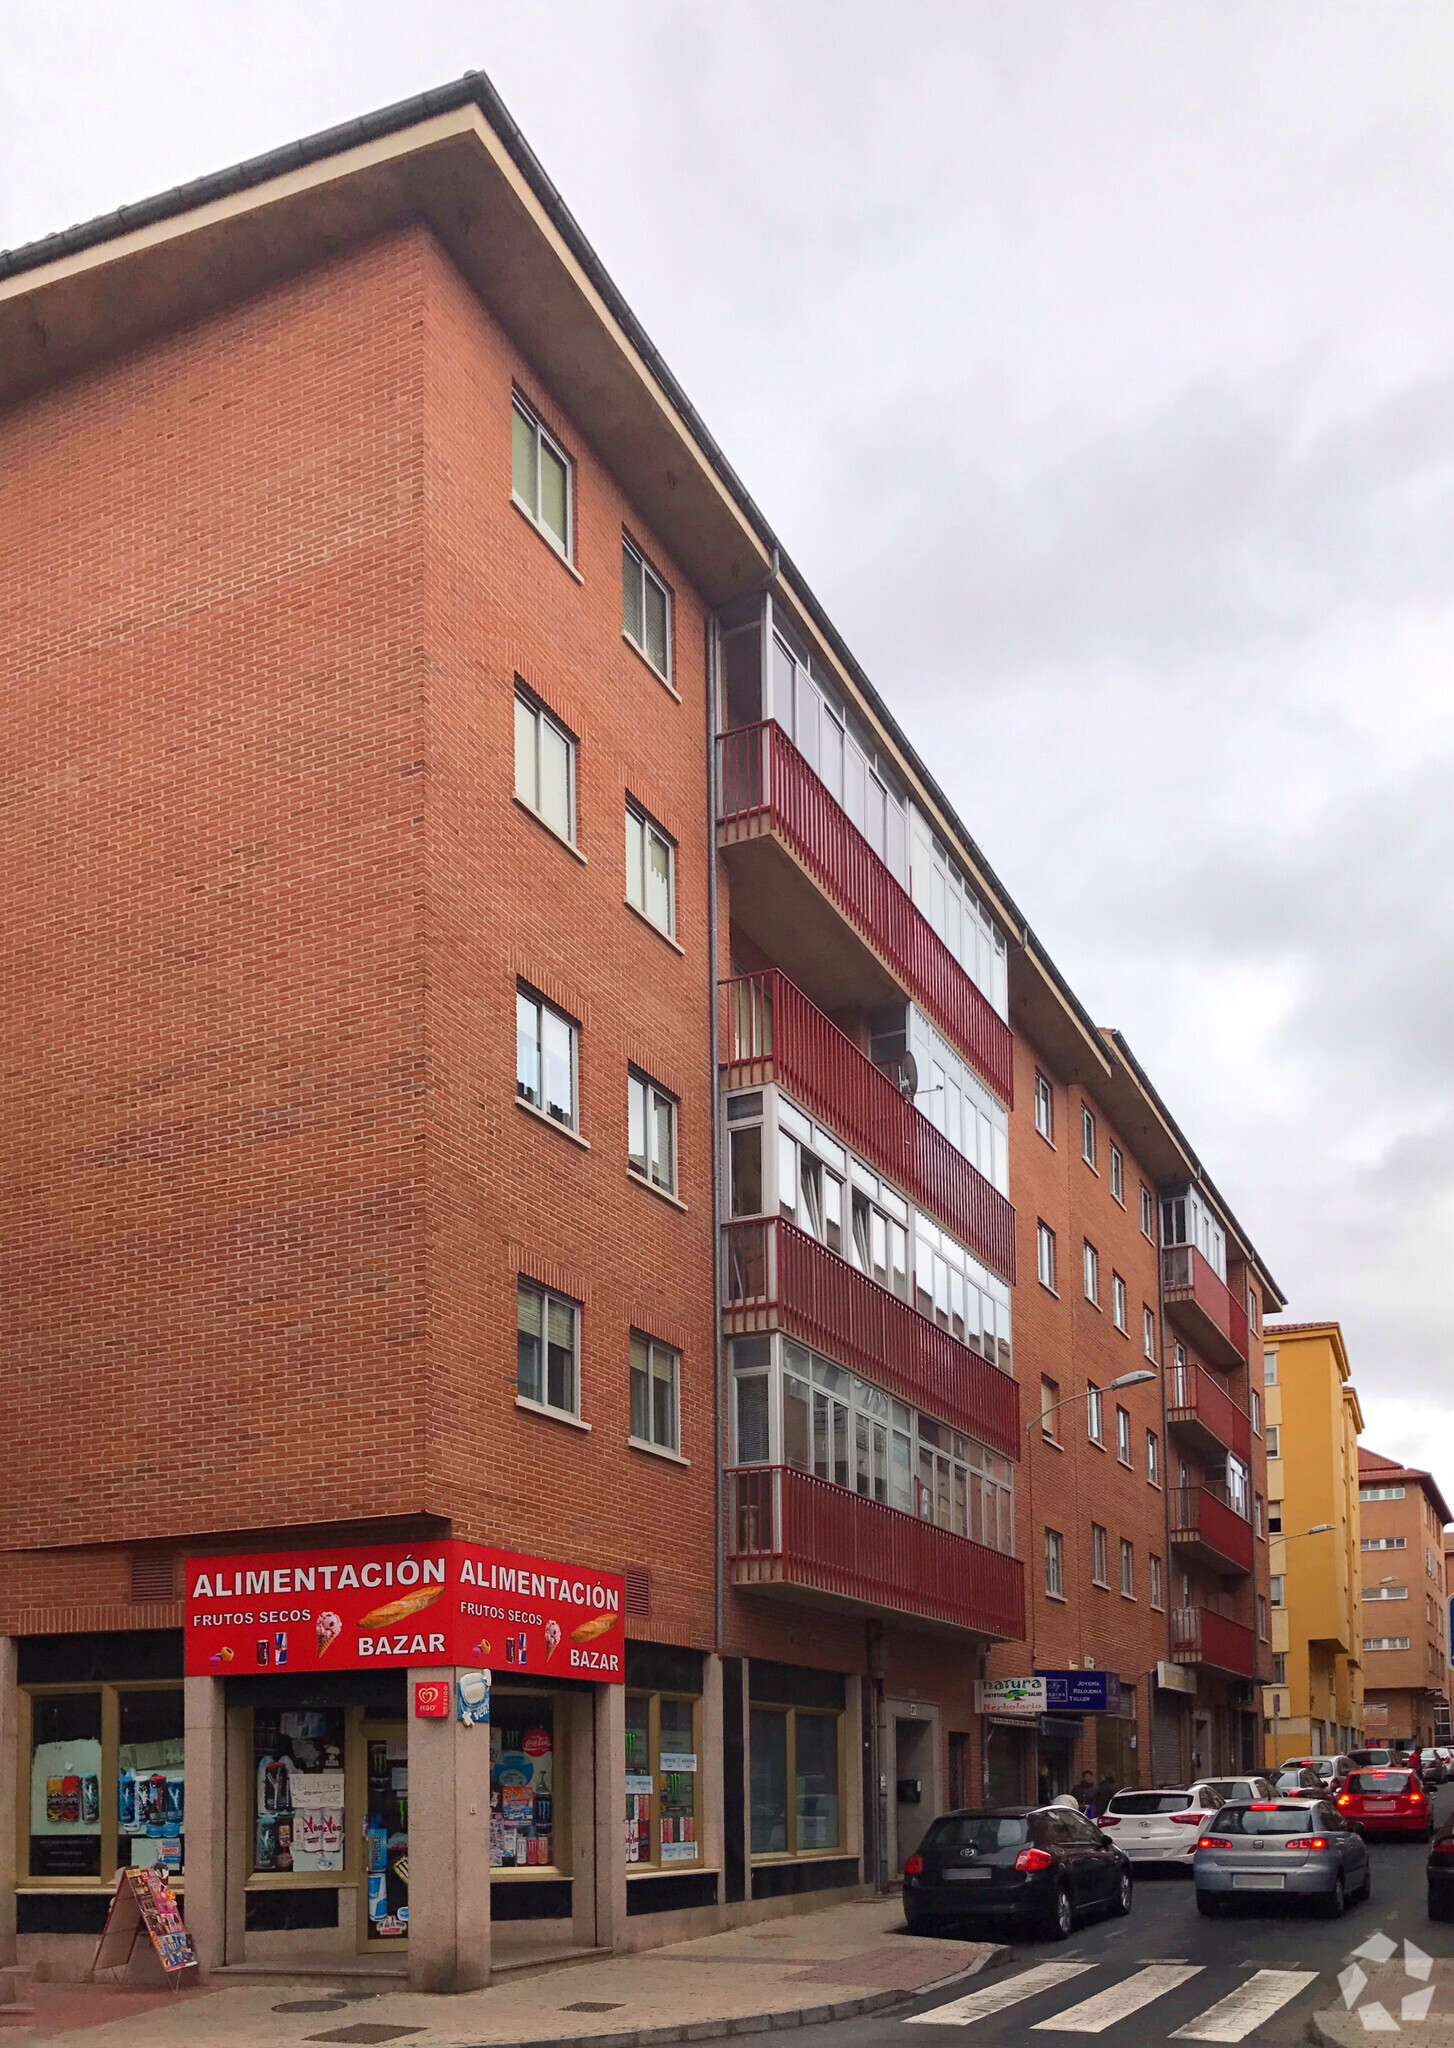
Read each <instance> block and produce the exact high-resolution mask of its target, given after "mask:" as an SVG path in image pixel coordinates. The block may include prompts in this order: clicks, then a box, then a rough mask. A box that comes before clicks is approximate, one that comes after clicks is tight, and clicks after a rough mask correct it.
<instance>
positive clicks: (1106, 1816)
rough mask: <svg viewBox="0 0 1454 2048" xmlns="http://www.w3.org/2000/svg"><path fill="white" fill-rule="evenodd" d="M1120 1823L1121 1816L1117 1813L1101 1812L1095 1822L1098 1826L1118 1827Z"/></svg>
mask: <svg viewBox="0 0 1454 2048" xmlns="http://www.w3.org/2000/svg"><path fill="white" fill-rule="evenodd" d="M1120 1825H1121V1816H1120V1815H1119V1814H1118V1813H1103V1814H1102V1815H1101V1817H1100V1819H1099V1820H1098V1821H1097V1822H1096V1826H1097V1827H1098V1828H1118V1827H1119V1826H1120Z"/></svg>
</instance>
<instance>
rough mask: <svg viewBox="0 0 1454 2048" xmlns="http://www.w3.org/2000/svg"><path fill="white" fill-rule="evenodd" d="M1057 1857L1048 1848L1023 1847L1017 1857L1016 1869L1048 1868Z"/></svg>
mask: <svg viewBox="0 0 1454 2048" xmlns="http://www.w3.org/2000/svg"><path fill="white" fill-rule="evenodd" d="M1054 1861H1055V1858H1054V1857H1053V1856H1052V1855H1051V1854H1050V1851H1049V1850H1048V1849H1022V1850H1021V1851H1020V1853H1019V1855H1018V1856H1017V1857H1016V1858H1015V1868H1016V1870H1048V1869H1049V1868H1050V1866H1051V1864H1052V1863H1053V1862H1054Z"/></svg>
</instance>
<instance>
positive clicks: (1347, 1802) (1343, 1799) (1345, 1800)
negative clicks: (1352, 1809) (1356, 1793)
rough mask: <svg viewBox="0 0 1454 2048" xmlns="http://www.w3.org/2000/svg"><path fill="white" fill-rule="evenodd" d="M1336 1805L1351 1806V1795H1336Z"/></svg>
mask: <svg viewBox="0 0 1454 2048" xmlns="http://www.w3.org/2000/svg"><path fill="white" fill-rule="evenodd" d="M1338 1804H1339V1805H1340V1806H1351V1805H1352V1804H1353V1794H1352V1793H1351V1792H1340V1793H1339V1794H1338Z"/></svg>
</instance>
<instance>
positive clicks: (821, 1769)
mask: <svg viewBox="0 0 1454 2048" xmlns="http://www.w3.org/2000/svg"><path fill="white" fill-rule="evenodd" d="M751 1740H752V1757H751V1773H750V1784H751V1804H752V1853H753V1855H754V1856H784V1855H787V1856H809V1855H813V1854H815V1853H818V1852H820V1851H822V1850H826V1849H838V1848H841V1846H842V1842H843V1810H842V1791H841V1784H840V1779H839V1771H838V1716H837V1714H829V1713H815V1712H812V1711H810V1710H809V1709H807V1708H804V1707H757V1706H755V1707H754V1708H753V1709H752V1725H751ZM790 1787H791V1794H792V1796H791V1798H790V1797H789V1789H790Z"/></svg>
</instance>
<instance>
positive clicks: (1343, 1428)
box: [1262, 1323, 1364, 1760]
mask: <svg viewBox="0 0 1454 2048" xmlns="http://www.w3.org/2000/svg"><path fill="white" fill-rule="evenodd" d="M1263 1344H1264V1348H1263V1388H1262V1413H1263V1421H1264V1425H1265V1428H1266V1435H1267V1486H1268V1495H1267V1526H1268V1534H1269V1538H1270V1544H1271V1560H1270V1562H1271V1568H1272V1652H1273V1657H1272V1662H1273V1672H1272V1683H1271V1685H1269V1686H1266V1687H1265V1688H1264V1689H1263V1695H1262V1704H1263V1715H1264V1719H1265V1720H1266V1722H1267V1724H1268V1726H1269V1728H1270V1730H1271V1747H1270V1756H1271V1757H1272V1758H1275V1759H1277V1760H1280V1759H1281V1758H1283V1757H1289V1756H1305V1755H1312V1756H1332V1755H1336V1754H1337V1753H1338V1752H1339V1751H1341V1750H1346V1749H1349V1748H1351V1747H1352V1746H1353V1745H1355V1744H1356V1743H1358V1742H1359V1741H1361V1739H1362V1731H1363V1635H1364V1614H1363V1597H1362V1586H1363V1570H1364V1560H1363V1556H1362V1553H1361V1551H1360V1547H1359V1543H1360V1529H1361V1522H1360V1508H1359V1499H1358V1495H1359V1472H1358V1436H1359V1432H1360V1430H1361V1429H1362V1427H1363V1415H1362V1411H1361V1410H1360V1408H1359V1406H1358V1395H1357V1393H1356V1391H1355V1390H1354V1388H1353V1386H1352V1384H1351V1382H1350V1380H1349V1366H1348V1354H1347V1351H1346V1349H1345V1347H1344V1343H1343V1332H1342V1330H1341V1329H1340V1327H1339V1326H1338V1324H1337V1323H1275V1324H1272V1323H1270V1324H1269V1325H1268V1326H1267V1328H1266V1330H1265V1331H1264V1333H1263Z"/></svg>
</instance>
